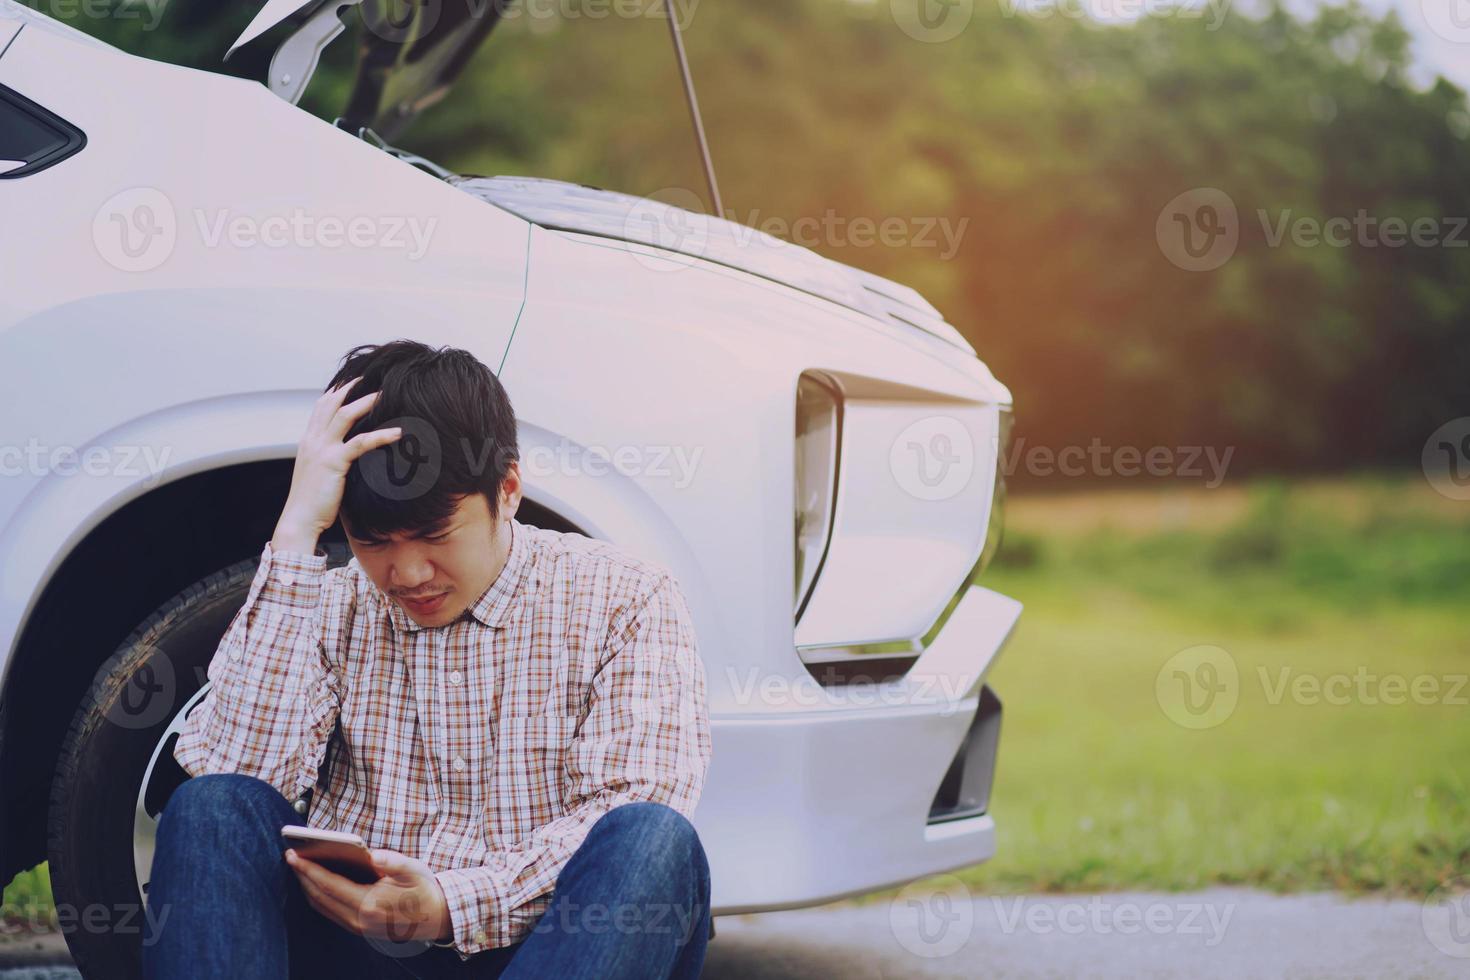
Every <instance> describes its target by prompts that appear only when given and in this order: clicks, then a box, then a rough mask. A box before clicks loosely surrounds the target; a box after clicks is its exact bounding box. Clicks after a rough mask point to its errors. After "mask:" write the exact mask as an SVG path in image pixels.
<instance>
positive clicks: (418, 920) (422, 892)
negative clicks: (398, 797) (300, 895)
mask: <svg viewBox="0 0 1470 980" xmlns="http://www.w3.org/2000/svg"><path fill="white" fill-rule="evenodd" d="M372 855H373V868H374V869H375V870H376V871H377V872H378V874H380V875H382V877H381V878H379V879H378V880H377V881H375V882H374V883H372V884H370V885H360V884H358V883H357V882H355V881H353V880H352V879H351V878H346V877H343V876H342V875H339V874H337V873H336V872H333V871H328V870H327V869H326V868H324V867H322V866H321V865H320V864H317V863H316V862H315V861H311V860H308V859H307V858H304V857H301V856H300V855H299V854H297V853H296V851H295V850H294V849H293V850H288V851H287V852H286V863H287V864H289V865H290V866H291V868H292V870H293V871H295V872H296V878H297V880H298V881H300V882H301V890H302V892H304V893H305V895H306V900H307V901H308V902H309V903H310V904H311V907H312V908H314V909H316V910H317V911H318V912H320V913H321V914H322V915H324V916H326V917H327V918H328V919H331V920H332V921H333V922H335V923H337V925H339V926H341V927H342V928H343V929H346V930H347V931H348V932H352V933H356V934H357V935H359V936H363V937H367V938H374V937H375V938H380V939H387V940H390V941H392V942H400V943H401V942H407V941H409V940H411V939H423V940H439V941H443V940H448V939H451V938H453V935H454V927H453V923H452V922H451V921H450V918H449V902H448V901H447V900H446V899H445V897H444V889H443V888H441V887H440V885H439V882H438V879H436V878H435V877H434V872H433V871H432V870H431V869H430V868H429V866H428V865H427V864H425V863H424V862H423V861H419V860H417V859H416V858H411V857H409V856H408V855H406V854H400V853H399V852H397V851H390V850H386V849H382V848H378V849H374V850H373V852H372Z"/></svg>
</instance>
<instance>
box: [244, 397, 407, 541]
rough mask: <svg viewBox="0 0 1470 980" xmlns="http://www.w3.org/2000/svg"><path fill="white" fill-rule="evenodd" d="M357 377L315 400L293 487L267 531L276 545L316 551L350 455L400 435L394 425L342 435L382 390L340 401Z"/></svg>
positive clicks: (339, 501) (332, 513)
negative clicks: (273, 526) (271, 529)
mask: <svg viewBox="0 0 1470 980" xmlns="http://www.w3.org/2000/svg"><path fill="white" fill-rule="evenodd" d="M361 380H362V379H361V378H353V379H352V380H351V381H346V382H343V383H342V384H340V385H338V386H337V387H336V388H330V389H328V390H327V391H325V392H323V393H322V395H321V397H320V398H318V399H317V400H316V406H315V407H314V408H313V409H312V412H311V418H310V419H309V420H308V421H307V423H306V432H305V433H304V434H303V435H302V436H301V443H300V445H299V446H298V447H297V450H296V465H295V468H293V469H292V471H291V490H290V492H289V493H288V494H287V495H286V505H285V507H283V508H282V509H281V517H280V520H279V521H277V523H276V530H275V534H274V535H273V536H272V537H271V548H273V549H274V550H276V551H290V552H295V553H297V554H303V555H310V554H314V553H315V552H316V545H317V541H318V540H319V539H320V538H321V536H322V534H323V533H325V532H326V530H327V528H329V527H331V526H332V524H333V522H335V521H336V520H337V511H338V509H339V508H340V507H341V506H342V491H343V488H344V487H345V486H346V482H347V470H348V468H349V467H350V466H351V465H352V463H353V461H354V460H356V459H357V458H358V457H359V456H361V455H362V454H363V453H366V452H368V451H370V450H373V449H377V448H378V447H380V446H386V445H389V444H390V443H393V442H396V441H397V440H398V439H399V437H400V436H402V435H403V429H402V428H400V427H397V426H395V427H393V428H388V429H376V430H374V431H372V432H364V433H361V434H360V435H356V436H353V437H352V438H351V439H348V440H346V441H345V442H344V441H343V440H344V439H345V438H346V436H347V432H348V430H349V429H351V428H352V426H353V423H355V422H356V421H357V420H358V419H360V418H362V417H363V416H364V415H366V414H367V413H368V412H369V411H371V410H372V407H373V404H374V403H375V402H376V401H377V398H378V395H379V394H380V393H379V392H376V391H375V392H373V393H372V394H370V395H364V396H363V397H362V398H358V399H356V400H355V401H352V402H350V403H347V404H343V403H344V402H345V401H346V399H347V395H348V393H349V392H350V391H351V390H352V387H353V385H355V384H357V382H359V381H361Z"/></svg>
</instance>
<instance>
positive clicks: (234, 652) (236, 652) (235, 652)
mask: <svg viewBox="0 0 1470 980" xmlns="http://www.w3.org/2000/svg"><path fill="white" fill-rule="evenodd" d="M230 659H231V660H239V659H240V648H239V647H230Z"/></svg>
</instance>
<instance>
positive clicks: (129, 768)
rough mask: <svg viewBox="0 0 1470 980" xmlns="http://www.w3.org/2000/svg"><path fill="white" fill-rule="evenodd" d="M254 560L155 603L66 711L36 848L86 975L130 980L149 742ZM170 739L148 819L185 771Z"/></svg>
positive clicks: (335, 552)
mask: <svg viewBox="0 0 1470 980" xmlns="http://www.w3.org/2000/svg"><path fill="white" fill-rule="evenodd" d="M324 547H325V548H326V549H327V551H328V553H329V555H330V556H331V557H330V558H329V561H328V564H329V565H332V566H335V565H340V564H343V563H345V562H346V561H347V560H348V558H350V557H351V554H350V552H348V550H347V548H346V547H345V546H343V545H338V544H327V545H324ZM258 564H259V559H258V558H252V559H249V560H246V561H241V562H237V563H235V564H233V565H230V566H229V567H228V568H224V569H222V570H220V571H218V572H215V573H214V574H212V575H209V576H207V577H206V578H204V579H202V580H200V581H198V582H196V583H194V584H193V585H191V586H189V587H188V588H186V589H185V590H184V591H182V592H180V593H179V594H178V595H176V596H174V597H173V598H172V599H170V600H168V601H167V602H165V603H164V604H163V605H161V606H160V607H159V608H158V609H157V610H156V611H155V612H154V613H153V614H152V615H150V616H149V617H148V618H147V619H145V620H144V621H143V622H142V624H141V625H139V626H138V627H137V629H135V630H134V631H133V632H132V634H130V635H129V636H128V638H127V639H126V640H124V641H123V642H122V644H121V645H120V646H119V647H118V648H117V651H116V652H115V653H114V654H113V655H112V656H111V657H109V658H108V659H107V661H106V662H105V663H103V664H102V666H101V667H99V668H98V670H97V674H96V677H95V679H94V680H93V682H92V687H91V690H90V691H88V693H87V695H86V696H85V697H83V698H82V702H81V704H80V705H79V706H78V708H77V711H76V715H75V716H74V717H73V718H72V723H71V727H70V729H69V730H68V732H67V734H66V739H65V740H64V742H63V743H62V748H61V756H60V759H59V761H58V763H57V767H56V773H55V775H54V777H53V778H52V783H51V805H50V814H49V818H48V835H47V838H48V839H47V849H48V857H49V860H50V871H51V890H52V893H53V895H54V897H55V901H56V908H57V915H58V919H59V922H60V925H61V926H62V928H63V931H64V933H65V935H66V941H67V945H68V946H69V947H70V948H71V953H72V957H73V958H74V959H75V960H76V964H77V967H78V969H79V970H80V971H81V973H82V976H83V977H84V978H86V980H104V978H108V980H110V978H114V977H117V978H127V980H131V978H135V977H141V976H142V947H143V942H144V940H145V939H147V938H148V936H149V935H150V934H151V932H152V930H151V929H150V925H149V922H148V920H147V918H146V916H145V914H144V899H143V894H142V892H141V891H140V889H139V883H138V873H137V871H136V870H135V861H134V849H133V845H134V840H133V837H134V825H135V815H136V810H137V806H138V796H139V791H140V788H141V786H142V781H143V777H144V774H145V771H146V770H147V767H148V763H149V760H150V759H151V758H153V755H154V751H155V749H157V748H158V747H159V741H160V739H161V738H162V737H163V736H164V733H165V732H166V731H167V730H168V729H169V726H170V724H171V723H172V722H173V720H174V718H175V716H176V715H177V714H178V713H179V712H180V710H181V709H182V708H183V707H184V705H186V704H188V702H189V699H190V698H192V697H193V696H194V695H195V694H196V693H197V692H198V691H199V689H200V688H201V687H202V686H203V685H204V682H205V680H206V673H205V672H206V670H207V669H208V666H209V662H210V660H211V658H213V656H214V652H215V650H216V649H218V647H219V643H220V640H221V639H222V638H223V637H224V634H225V631H226V630H227V629H228V628H229V625H230V622H231V621H232V620H233V619H234V616H235V613H236V612H237V611H239V609H240V606H241V605H243V604H244V602H245V596H246V594H247V593H248V591H249V588H250V583H251V580H252V579H253V578H254V576H255V571H256V568H257V566H258ZM137 692H141V700H140V699H139V698H137V697H136V696H135V695H136V694H137ZM174 738H175V736H174V735H172V734H170V735H169V736H168V740H169V741H168V745H167V746H166V747H165V748H164V749H163V750H162V751H160V752H159V755H158V761H157V763H156V764H155V766H154V770H153V772H152V775H151V778H150V780H149V787H148V792H147V796H146V797H145V800H144V807H145V809H146V810H147V812H148V813H149V814H150V815H152V817H153V818H154V819H156V818H157V816H158V814H159V813H161V812H162V811H163V807H164V805H165V804H166V803H167V802H168V799H169V797H170V796H172V795H173V791H174V790H175V789H177V788H178V786H179V785H180V784H181V783H183V782H184V780H186V779H188V778H189V777H188V774H187V773H185V772H184V771H183V769H181V768H180V767H179V765H178V764H177V763H176V762H174V759H173V751H172V750H173V741H174ZM89 916H90V918H89ZM165 921H166V920H165Z"/></svg>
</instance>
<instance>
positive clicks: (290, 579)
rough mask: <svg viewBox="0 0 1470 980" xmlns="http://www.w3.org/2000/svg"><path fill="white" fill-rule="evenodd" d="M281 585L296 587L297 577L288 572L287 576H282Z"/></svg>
mask: <svg viewBox="0 0 1470 980" xmlns="http://www.w3.org/2000/svg"><path fill="white" fill-rule="evenodd" d="M281 584H282V585H295V584H296V576H295V575H292V574H291V573H290V572H287V573H286V574H284V575H282V576H281Z"/></svg>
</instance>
